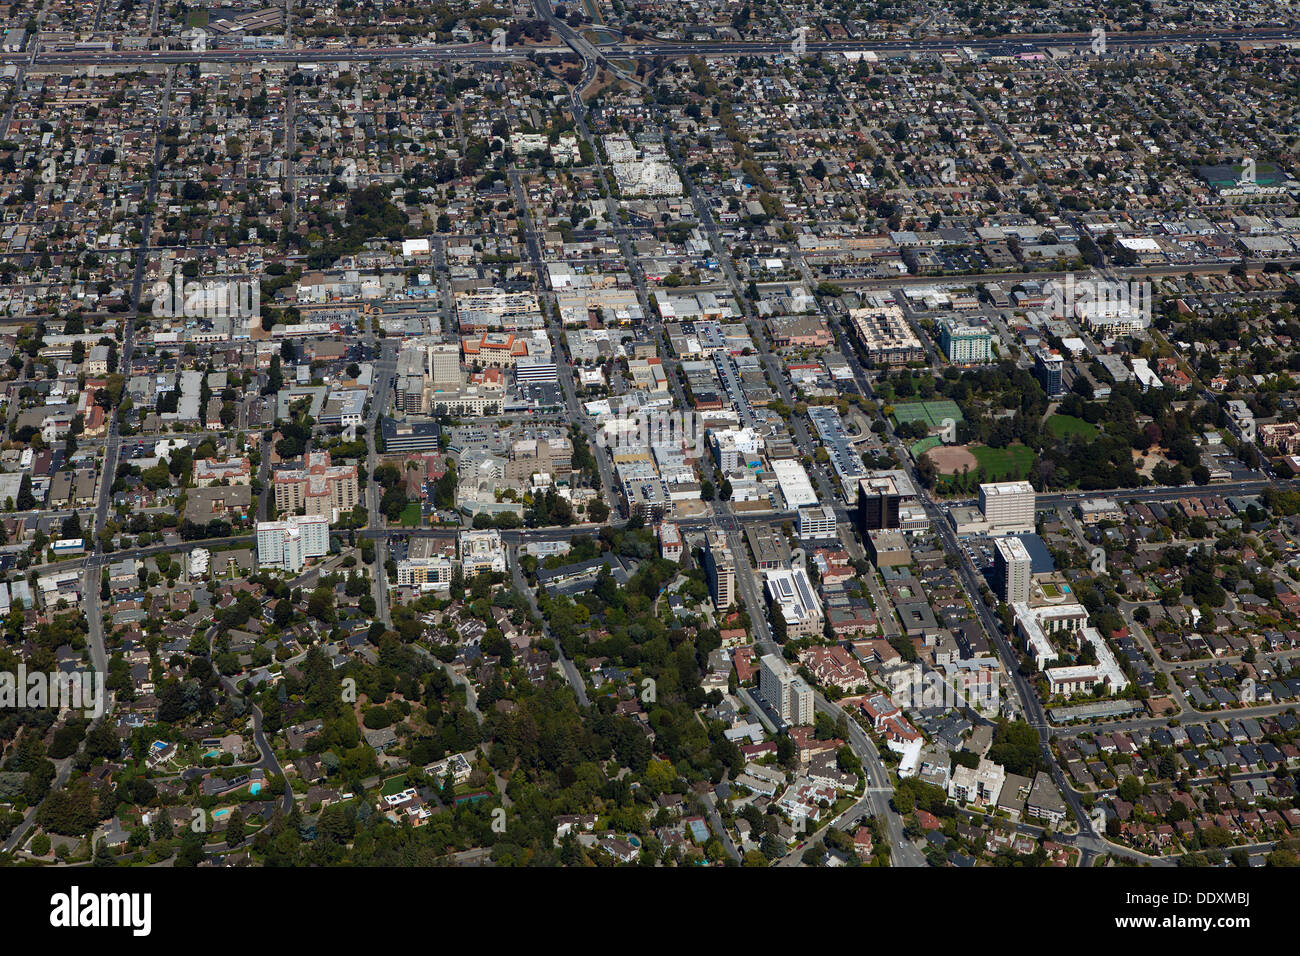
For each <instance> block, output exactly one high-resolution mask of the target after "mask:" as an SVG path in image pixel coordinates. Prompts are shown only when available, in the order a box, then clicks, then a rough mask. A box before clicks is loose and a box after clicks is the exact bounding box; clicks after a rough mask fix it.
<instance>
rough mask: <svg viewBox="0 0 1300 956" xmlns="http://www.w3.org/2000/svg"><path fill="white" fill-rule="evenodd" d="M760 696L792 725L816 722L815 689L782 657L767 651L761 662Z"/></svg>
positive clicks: (759, 672) (785, 721)
mask: <svg viewBox="0 0 1300 956" xmlns="http://www.w3.org/2000/svg"><path fill="white" fill-rule="evenodd" d="M758 696H759V697H760V698H762V700H763V703H765V704H766V705H767V706H768V707H769V708H770V709H771V710H772V712H773V713H774V714H775V715H776V716H777V717H779V718H780V719H781V721H782V722H783V723H785V724H786V725H788V726H791V727H798V726H802V725H804V724H811V723H812V722H813V695H812V688H811V687H809V686H808V682H807V681H805V680H804V679H803V678H802V677H800V676H799V675H798V674H796V673H795V672H794V671H793V670H791V669H790V665H789V664H788V663H786V661H785V659H784V658H782V657H778V656H777V655H775V654H764V655H763V657H762V659H761V660H760V661H759V668H758Z"/></svg>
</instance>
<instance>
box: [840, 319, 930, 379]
mask: <svg viewBox="0 0 1300 956" xmlns="http://www.w3.org/2000/svg"><path fill="white" fill-rule="evenodd" d="M849 323H850V324H851V325H852V326H853V331H854V334H855V335H856V336H857V338H858V344H859V345H861V346H862V350H863V351H864V352H865V353H866V355H867V358H868V359H870V360H871V362H873V363H874V364H876V365H906V364H907V363H908V362H919V361H921V360H922V359H924V358H925V349H924V348H923V347H922V346H921V340H920V339H918V338H917V337H916V333H915V332H913V331H912V327H911V326H910V325H908V324H907V319H906V318H905V317H904V316H903V310H902V309H900V308H899V307H898V306H896V305H886V306H882V307H879V308H867V309H851V310H849Z"/></svg>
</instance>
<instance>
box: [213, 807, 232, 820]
mask: <svg viewBox="0 0 1300 956" xmlns="http://www.w3.org/2000/svg"><path fill="white" fill-rule="evenodd" d="M228 816H230V808H229V807H222V808H221V809H220V810H213V811H212V819H214V820H220V819H221V818H222V817H228Z"/></svg>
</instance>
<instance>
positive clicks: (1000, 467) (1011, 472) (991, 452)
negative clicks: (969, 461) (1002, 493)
mask: <svg viewBox="0 0 1300 956" xmlns="http://www.w3.org/2000/svg"><path fill="white" fill-rule="evenodd" d="M970 450H971V453H972V454H974V456H975V458H976V460H978V461H979V463H980V467H981V468H983V469H984V472H985V474H986V475H987V478H986V480H987V481H1016V480H1017V479H1020V478H1024V477H1025V476H1026V475H1028V474H1029V469H1030V468H1032V467H1033V466H1034V450H1033V449H1032V448H1027V447H1025V446H1024V445H1008V446H1007V447H1006V448H988V447H985V446H984V445H972V446H970Z"/></svg>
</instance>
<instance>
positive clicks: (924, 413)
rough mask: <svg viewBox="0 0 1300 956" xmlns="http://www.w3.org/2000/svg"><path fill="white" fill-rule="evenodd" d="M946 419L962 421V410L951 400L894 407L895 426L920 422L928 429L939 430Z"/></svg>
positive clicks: (903, 404) (907, 403) (911, 403)
mask: <svg viewBox="0 0 1300 956" xmlns="http://www.w3.org/2000/svg"><path fill="white" fill-rule="evenodd" d="M944 419H952V420H953V421H954V422H959V421H961V420H962V415H961V409H960V408H958V407H957V403H956V402H954V401H953V400H952V399H950V398H941V399H939V400H938V401H933V402H903V403H902V404H899V405H895V406H894V424H895V425H901V424H903V422H920V423H921V424H923V425H925V426H926V427H928V428H938V427H939V426H940V425H942V424H943V423H944Z"/></svg>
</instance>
